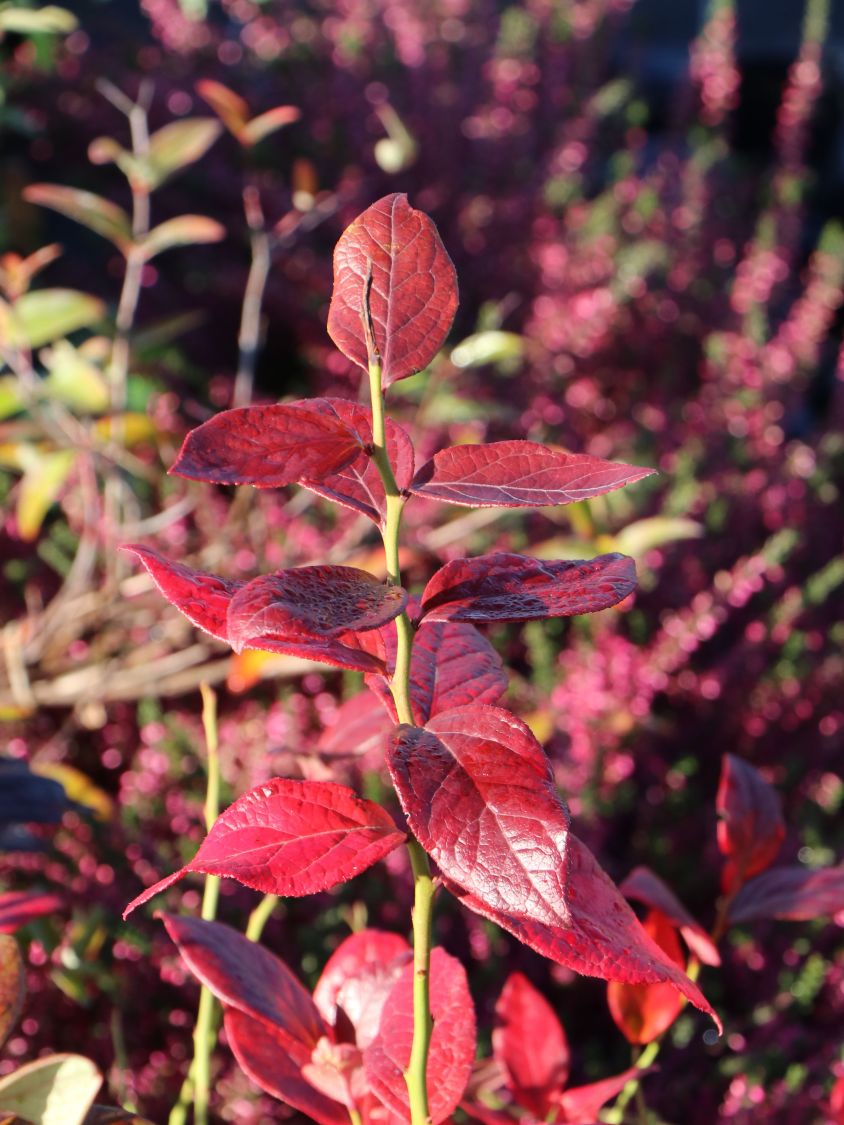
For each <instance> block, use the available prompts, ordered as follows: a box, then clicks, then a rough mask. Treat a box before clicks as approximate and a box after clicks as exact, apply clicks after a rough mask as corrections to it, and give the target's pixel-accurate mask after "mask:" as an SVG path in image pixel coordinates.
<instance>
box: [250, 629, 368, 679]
mask: <svg viewBox="0 0 844 1125" xmlns="http://www.w3.org/2000/svg"><path fill="white" fill-rule="evenodd" d="M244 647H246V648H256V649H260V650H262V651H263V652H281V653H285V654H286V655H287V656H299V657H301V658H302V660H317V661H319V662H320V663H321V664H333V665H334V666H335V668H351V669H353V670H355V671H358V672H376V671H381V670H382V669H383V668H384V643H383V640H382V638H381V636H380V634H379V633H378V632H377V631H375V630H373V631H372V632H370V633H341V634H340V636H339V637H338V638H337V639H336V640H331V639H330V638H325V637H309V636H308V635H307V634H306V633H300V634H299V635H298V636H296V635H294V634H291V635H290V636H287V637H282V636H272V635H271V634H265V635H264V636H262V637H260V638H258V639H256V640H255V641H250V642H249V644H248V645H245V646H244Z"/></svg>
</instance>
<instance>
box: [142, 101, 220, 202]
mask: <svg viewBox="0 0 844 1125" xmlns="http://www.w3.org/2000/svg"><path fill="white" fill-rule="evenodd" d="M222 128H223V127H222V125H221V124H220V122H219V121H215V120H214V119H213V118H212V117H186V118H184V119H183V120H182V121H171V122H170V124H169V125H165V126H164V128H163V129H159V130H158V132H157V133H153V135H152V136H151V137H150V140H149V158H148V160H147V161H146V164H147V173H146V174H147V177H148V180H147V182H148V185H149V187H150V190H151V189H153V188H157V187H159V186H160V185H161V184H162V183H164V181H165V180H166V179H167V178H168V177H169V176H172V175H173V173H174V172H178V171H179V170H180V169H182V168H185V167H186V166H187V165H188V164H193V162H194V161H195V160H199V158H200V157H201V156H203V155H204V154H205V153H206V152H207V151H208V149H209V148H210V147H211V145H212V144H213V143H214V141H216V139H217V137H219V135H220V133H221V132H222Z"/></svg>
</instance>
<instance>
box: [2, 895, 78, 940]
mask: <svg viewBox="0 0 844 1125" xmlns="http://www.w3.org/2000/svg"><path fill="white" fill-rule="evenodd" d="M65 908H66V904H65V901H64V899H62V898H60V897H59V896H58V895H54V894H50V893H48V892H47V891H7V892H6V893H5V894H0V934H13V933H14V932H15V930H19V929H20V928H21V926H26V925H28V924H29V923H30V922H32V921H34V919H36V918H42V917H43V916H44V915H45V914H55V913H56V911H58V910H64V909H65Z"/></svg>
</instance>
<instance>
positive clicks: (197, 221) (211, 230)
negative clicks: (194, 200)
mask: <svg viewBox="0 0 844 1125" xmlns="http://www.w3.org/2000/svg"><path fill="white" fill-rule="evenodd" d="M225 235H226V228H225V227H224V226H222V225H221V224H220V223H218V222H217V221H216V220H215V219H209V218H208V217H207V216H206V215H179V216H178V217H177V218H175V219H168V220H167V222H166V223H160V224H159V225H158V226H157V227H155V228H154V229H153V230H151V231H150V232H149V234H148V235H147V236H146V238H145V239H144V241H143V244H142V248H143V252H144V257H145V258H146V259H147V261H149V259H150V258H154V257H155V256H156V254H161V253H162V252H163V251H164V250H170V249H171V248H172V247H173V246H195V245H197V244H198V243H201V242H219V241H220V239H221V238H225Z"/></svg>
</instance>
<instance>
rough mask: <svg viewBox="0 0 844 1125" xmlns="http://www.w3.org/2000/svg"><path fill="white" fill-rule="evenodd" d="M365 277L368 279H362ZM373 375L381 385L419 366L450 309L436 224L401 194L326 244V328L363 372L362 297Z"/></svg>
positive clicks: (450, 271) (452, 280)
mask: <svg viewBox="0 0 844 1125" xmlns="http://www.w3.org/2000/svg"><path fill="white" fill-rule="evenodd" d="M370 278H371V283H370ZM367 290H368V301H369V310H370V315H371V323H372V330H373V333H374V345H375V348H376V350H377V353H378V355H379V356H380V360H381V381H382V384H383V386H384V387H389V385H390V384H391V383H395V382H396V380H397V379H404V378H405V377H406V376H408V375H413V374H415V372H417V371H421V370H422V368H423V367H426V366H427V365H428V364H429V363H430V362H431V360H432V359H433V358H434V356H435V355H436V354H437V352H438V351H439V349H440V347H441V346H442V344H443V341H444V340H445V338H446V336H447V335H448V330H449V329H450V328H451V322H452V320H453V319H454V313H455V311H456V309H457V279H456V276H455V273H454V266H453V265H452V264H451V259H450V258H449V256H448V254H447V253H446V252H445V249H444V247H443V244H442V242H441V241H440V236H439V234H438V233H437V228H436V227H435V226H434V224H433V223H432V222H431V220H430V219H429V218H428V216H427V215H425V214H424V213H423V212H422V211H416V210H414V209H413V208H412V207H411V206H410V204H409V203H408V202H407V196H406V195H398V194H395V195H386V196H384V198H383V199H379V200H378V202H377V203H373V204H372V206H371V207H369V208H368V209H367V210H366V211H364V212H363V214H362V215H359V216H358V218H357V219H355V221H354V222H353V223H352V224H351V226H349V227H347V228H346V230H345V232H344V233H343V235H342V236H341V237H340V241H339V242H338V243H337V246H336V248H335V250H334V294H333V296H332V298H331V307H330V309H329V311H328V334H329V335H330V336H331V339H332V340H333V341H334V343H335V344H336V345H337V347H338V348H339V349H340V351H341V352H343V354H344V355H346V356H348V357H349V359H351V360H353V361H354V362H355V363H357V364H359V365H360V366H361V367H362V368H363V369H364V371H366V370H367V368H368V366H369V358H370V357H369V352H368V348H367V339H366V332H365V331H364V317H365V302H366V299H367Z"/></svg>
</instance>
